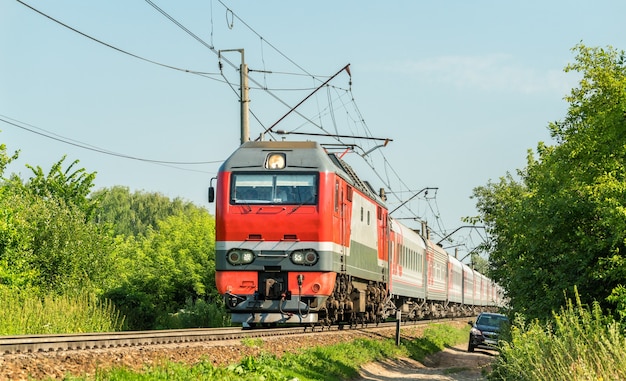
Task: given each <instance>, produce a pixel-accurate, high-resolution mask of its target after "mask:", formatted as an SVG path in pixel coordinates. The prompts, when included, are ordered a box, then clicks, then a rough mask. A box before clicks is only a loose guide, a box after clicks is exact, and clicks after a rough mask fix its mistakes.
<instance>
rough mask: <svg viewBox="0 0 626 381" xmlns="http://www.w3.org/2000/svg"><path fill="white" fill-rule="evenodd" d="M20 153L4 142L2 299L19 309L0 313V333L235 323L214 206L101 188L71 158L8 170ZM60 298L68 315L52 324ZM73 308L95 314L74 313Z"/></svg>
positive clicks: (0, 148) (0, 157) (0, 172)
mask: <svg viewBox="0 0 626 381" xmlns="http://www.w3.org/2000/svg"><path fill="white" fill-rule="evenodd" d="M18 154H19V152H16V153H14V154H12V155H9V154H8V153H7V147H6V146H5V145H4V144H2V145H0V178H1V179H2V182H1V183H0V301H1V302H2V304H3V305H5V306H9V305H10V306H12V308H13V309H14V311H11V312H8V313H0V327H1V328H0V334H19V333H37V332H35V331H39V332H41V331H42V330H43V331H45V332H41V333H51V332H55V331H59V332H64V331H63V329H66V328H58V329H56V328H55V326H63V325H64V324H65V323H62V322H61V320H68V319H70V320H71V319H83V320H85V321H86V322H85V326H84V328H81V327H80V326H78V327H77V328H75V329H76V330H93V329H95V328H92V327H91V326H90V325H89V323H88V322H87V321H89V320H94V319H95V316H99V319H102V316H104V319H105V320H106V319H108V320H110V322H109V323H108V324H102V323H98V326H100V327H102V328H100V329H101V330H107V329H109V330H110V329H129V330H138V329H159V328H182V327H207V326H222V325H225V324H227V323H228V321H227V317H226V314H225V313H224V307H223V304H222V302H221V298H219V297H218V295H217V293H216V291H215V284H214V276H215V267H214V248H215V236H214V234H215V233H214V232H215V228H214V224H215V221H214V219H213V217H212V216H211V215H210V214H209V213H208V211H207V210H206V209H204V208H201V207H198V206H196V205H194V204H192V203H190V202H186V201H183V200H181V199H174V200H170V199H169V198H167V197H165V196H163V195H160V194H156V193H146V192H134V193H131V192H130V191H129V189H128V188H125V187H113V188H110V189H101V190H98V191H95V192H93V191H92V188H93V186H94V179H95V176H96V174H95V173H89V172H87V171H86V170H85V169H84V168H77V166H78V161H74V162H72V163H71V164H69V165H66V164H65V158H62V159H61V160H60V161H59V162H57V163H55V164H54V165H52V167H51V169H50V170H49V171H47V172H46V171H44V170H43V169H42V168H41V167H34V166H27V167H28V168H29V169H30V170H31V175H30V177H29V178H26V179H22V178H20V177H19V176H17V175H15V174H12V175H10V176H5V174H4V171H5V169H6V166H7V165H8V164H9V163H10V162H11V161H13V160H15V159H16V158H17V157H18ZM55 304H58V306H59V307H58V308H59V309H64V310H66V311H67V312H68V315H67V316H64V317H59V318H58V320H59V321H58V322H54V321H49V322H46V321H47V320H50V319H52V317H53V316H57V315H63V312H62V311H59V313H58V314H57V313H52V312H51V309H52V310H54V309H55V308H56V307H55ZM68 305H81V306H84V307H83V309H84V310H89V311H92V312H91V315H89V314H85V311H83V312H81V313H78V312H72V313H73V315H70V310H74V309H73V308H72V309H70V308H68V307H67V306H68ZM28 306H31V307H30V308H29V307H28ZM32 306H35V307H32ZM37 306H38V307H37ZM20 308H22V309H21V310H18V311H15V309H20ZM44 311H46V312H44ZM37 314H45V315H47V316H35V315H37ZM76 316H82V317H80V318H77V317H76ZM34 321H39V322H42V323H41V324H31V323H32V322H34ZM29 322H30V323H29ZM36 326H37V327H39V328H37V327H36ZM41 327H45V328H41Z"/></svg>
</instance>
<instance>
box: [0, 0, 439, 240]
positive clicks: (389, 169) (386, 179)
mask: <svg viewBox="0 0 626 381" xmlns="http://www.w3.org/2000/svg"><path fill="white" fill-rule="evenodd" d="M17 1H18V2H19V3H21V4H23V5H25V6H27V7H28V8H31V9H32V10H33V11H36V12H37V13H40V14H41V15H43V16H45V17H47V18H49V19H50V20H52V21H54V22H57V23H59V24H60V25H62V26H64V27H65V28H68V29H70V30H72V31H74V32H76V33H79V34H81V35H83V36H84V37H87V38H89V39H91V40H93V41H95V42H97V43H99V44H102V45H103V46H106V47H109V48H111V49H114V50H116V51H118V52H121V53H123V54H127V55H129V56H131V57H134V58H137V59H140V60H143V61H146V62H148V63H152V64H156V65H159V66H162V67H165V68H170V69H173V70H178V71H181V72H186V73H190V74H195V75H199V76H203V77H207V78H209V79H212V80H216V81H219V82H222V79H220V78H213V77H210V76H219V75H220V73H207V72H201V71H195V70H189V69H181V68H177V67H175V66H171V65H166V64H162V63H159V62H156V61H153V60H150V59H146V58H144V57H141V56H139V55H136V54H133V53H130V52H128V51H126V50H123V49H120V48H117V47H115V46H113V45H111V44H108V43H106V42H103V41H101V40H99V39H96V38H93V37H91V36H89V35H87V34H85V33H83V32H80V31H78V30H76V29H74V28H72V27H69V26H68V25H66V24H64V23H61V22H59V21H57V20H56V19H54V18H52V17H50V16H48V15H46V14H44V13H42V12H40V11H38V10H36V9H35V8H33V7H31V6H30V5H28V4H26V3H24V2H23V1H21V0H17ZM146 2H147V3H148V4H149V5H151V6H153V7H154V8H155V9H157V11H159V12H160V13H161V14H162V15H163V16H164V17H166V18H167V19H168V20H169V21H171V22H172V23H174V24H175V25H177V26H178V27H179V28H181V29H182V30H183V31H185V33H188V34H189V35H190V36H191V37H192V38H194V39H195V40H197V41H198V42H199V43H201V44H202V45H203V46H204V47H206V48H209V49H210V50H211V51H213V52H214V53H215V54H218V52H217V51H216V50H215V48H214V45H213V30H212V29H211V43H210V44H208V43H206V42H204V41H203V40H202V39H201V38H200V37H198V36H197V35H196V34H194V33H193V32H191V31H190V30H189V29H187V28H186V27H185V26H184V25H182V23H180V22H178V21H177V20H176V19H174V18H173V17H171V16H170V15H169V14H167V12H165V11H163V10H162V9H161V8H159V7H158V6H156V4H155V3H154V2H153V1H150V0H146ZM218 2H219V3H220V4H221V5H222V6H224V7H225V8H226V9H227V11H228V12H230V16H231V22H234V21H235V20H237V21H238V22H241V23H242V24H243V25H245V26H246V27H247V28H248V29H249V30H250V31H252V33H254V34H255V35H257V36H258V37H259V38H260V39H261V42H262V43H263V44H266V45H267V46H269V47H271V48H272V49H274V50H275V51H276V52H278V53H279V54H280V55H282V56H283V57H284V58H285V59H286V60H288V61H289V62H291V63H292V64H293V65H294V66H295V67H297V68H298V69H299V70H301V71H302V72H303V73H305V74H302V75H303V76H310V77H311V78H313V79H314V80H315V81H320V82H323V80H322V79H321V77H320V76H317V75H312V74H311V73H309V72H308V71H307V70H306V69H304V68H303V67H302V66H300V65H298V64H297V63H296V62H295V61H294V60H292V59H290V58H289V57H288V56H287V55H286V54H284V53H283V52H281V51H280V50H278V49H277V48H276V47H275V46H274V45H272V44H271V43H270V42H269V41H268V40H267V39H265V38H264V37H263V36H261V35H260V34H259V33H257V32H256V31H255V30H254V29H252V28H251V27H250V26H249V25H248V24H247V23H246V22H244V20H242V19H241V18H240V17H239V16H238V15H237V14H235V12H233V11H232V10H231V9H230V8H228V7H227V6H226V5H225V4H224V3H223V2H222V1H221V0H218ZM211 28H212V24H211ZM224 61H225V62H226V63H227V64H229V65H230V66H232V67H233V68H235V69H237V66H238V65H235V64H233V63H232V62H230V61H228V60H227V59H224ZM264 65H265V62H264ZM251 71H253V70H251ZM264 72H269V71H265V70H264ZM294 75H299V74H294ZM223 79H224V81H226V83H229V84H230V81H228V80H227V79H226V77H223ZM250 81H251V83H253V84H255V85H256V86H258V88H259V89H261V90H264V91H265V92H266V93H267V94H269V95H270V96H271V97H273V98H274V99H276V100H277V101H278V102H280V103H281V104H283V105H284V106H286V107H290V106H289V105H288V104H287V102H285V101H284V100H282V99H281V98H280V97H278V96H277V95H276V94H274V93H273V91H279V90H278V89H271V90H270V89H269V87H268V86H267V84H266V83H264V84H260V83H259V82H258V81H256V80H255V79H254V78H250ZM287 90H290V91H294V90H295V89H280V91H287ZM349 92H350V94H351V96H352V97H351V102H350V103H351V104H352V106H353V112H354V114H356V118H354V125H355V126H357V124H358V125H360V127H361V128H363V129H364V130H365V131H366V133H367V134H369V135H370V136H371V131H370V129H369V126H368V125H367V123H366V122H365V119H364V118H363V115H362V114H361V112H360V110H359V108H358V105H357V103H356V100H355V97H354V94H352V89H351V87H350V90H349ZM341 100H342V99H341V97H340V98H339V101H341ZM334 101H336V99H335V98H332V97H331V96H330V95H328V102H329V104H330V103H332V102H334ZM341 107H343V108H344V109H346V111H347V112H346V115H350V116H351V115H352V113H350V111H348V110H347V104H345V103H342V104H341ZM328 110H329V111H328V112H329V114H328V115H330V117H331V118H332V119H333V126H334V127H335V129H337V121H336V115H335V112H334V111H335V110H334V108H332V107H329V108H328ZM251 113H252V115H253V116H254V118H255V120H257V122H258V123H259V124H260V125H262V123H261V121H260V120H259V118H258V117H257V116H256V115H254V113H253V112H252V111H251ZM295 114H297V115H299V116H300V117H302V118H303V119H304V120H305V121H306V122H307V123H310V124H311V125H312V126H314V127H316V128H319V129H320V130H322V131H325V132H326V129H325V128H323V126H322V123H321V120H320V121H319V122H313V121H312V120H311V118H308V117H306V116H305V115H303V114H302V113H300V112H298V111H296V112H295ZM3 122H5V123H6V121H4V120H3ZM20 128H22V127H20ZM366 150H367V148H366V149H365V150H364V152H365V151H366ZM104 151H106V150H104ZM109 154H110V153H109ZM377 154H379V155H380V156H381V157H382V158H383V164H384V172H383V173H380V172H379V171H378V169H377V167H376V166H375V165H374V161H373V159H372V158H371V157H369V156H368V157H362V158H363V159H364V161H365V162H366V163H367V164H368V165H369V166H370V168H371V169H372V171H373V172H374V173H375V174H376V176H377V177H378V178H379V180H380V181H381V182H382V183H383V184H384V185H385V186H386V187H387V188H388V189H389V190H394V189H396V187H395V185H393V184H392V182H391V179H390V176H392V177H395V178H396V179H397V180H398V181H399V184H400V188H405V189H410V187H409V186H407V184H406V182H405V181H404V179H403V177H401V176H399V175H398V173H397V171H396V170H395V168H394V167H393V166H392V165H391V164H390V163H389V161H388V159H387V157H386V156H385V154H384V153H383V152H381V151H379V152H377ZM119 156H120V157H123V156H129V155H119ZM135 159H137V158H135ZM145 161H150V160H145ZM395 197H398V196H395ZM398 200H399V201H401V200H400V199H399V198H398ZM427 201H428V200H427ZM429 207H430V208H431V210H432V211H433V214H434V215H435V216H437V217H436V221H437V224H441V219H440V218H439V213H438V211H435V210H434V209H438V205H436V202H435V205H432V204H431V203H430V202H429ZM433 208H434V209H433ZM440 229H442V230H443V231H445V228H444V227H443V226H442V225H440Z"/></svg>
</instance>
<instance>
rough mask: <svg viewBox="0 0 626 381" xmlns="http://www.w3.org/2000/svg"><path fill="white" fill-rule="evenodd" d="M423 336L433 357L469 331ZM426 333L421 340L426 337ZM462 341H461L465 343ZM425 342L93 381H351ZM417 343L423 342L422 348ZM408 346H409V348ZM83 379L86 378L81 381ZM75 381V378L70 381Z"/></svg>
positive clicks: (360, 345)
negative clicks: (370, 365)
mask: <svg viewBox="0 0 626 381" xmlns="http://www.w3.org/2000/svg"><path fill="white" fill-rule="evenodd" d="M426 332H429V333H428V335H430V336H431V338H435V340H436V341H437V344H434V345H432V344H431V345H428V347H430V348H431V349H430V352H429V353H428V354H430V353H434V352H437V351H439V350H441V349H442V348H443V346H444V345H454V344H456V343H458V338H459V337H462V338H463V339H467V330H459V329H453V328H449V327H446V326H445V325H441V324H436V325H432V326H430V327H429V328H428V329H427V330H426ZM426 332H425V335H426ZM463 339H462V340H463ZM430 340H431V339H429V338H426V337H424V338H418V339H417V340H416V341H417V343H414V342H409V341H405V342H404V343H403V345H401V346H400V347H397V346H396V345H395V342H394V340H389V339H384V340H373V339H357V340H354V341H353V342H348V343H341V344H336V345H332V346H327V347H315V348H312V349H308V350H301V349H298V348H294V350H293V351H292V352H286V353H285V354H284V355H282V356H281V357H280V358H278V357H276V356H274V355H269V354H261V355H260V356H257V357H246V358H244V359H243V360H241V361H240V362H239V363H238V364H233V365H230V366H227V367H221V368H220V367H215V366H214V365H213V364H212V361H211V359H205V360H204V361H201V362H200V363H198V364H195V365H193V366H190V365H186V364H180V363H173V362H169V363H165V364H161V365H157V366H153V367H150V368H148V369H146V370H145V371H144V372H142V373H137V372H134V371H132V370H129V369H123V368H120V369H113V370H109V371H101V372H99V373H98V374H97V375H96V377H95V379H96V380H172V379H173V380H224V381H230V380H232V381H235V380H237V381H239V380H266V381H272V380H280V381H288V380H301V381H306V380H311V381H312V380H324V381H331V380H345V379H351V378H354V377H355V376H356V375H357V374H358V370H359V368H360V366H361V365H363V364H365V363H367V362H372V361H380V360H386V359H390V358H391V359H392V358H397V357H400V356H411V357H414V358H415V357H416V356H414V354H413V353H412V352H411V350H412V349H411V348H418V347H422V346H423V343H424V342H427V341H428V342H430ZM419 342H422V344H420V343H419ZM406 344H409V346H407V345H406ZM80 379H84V378H80ZM68 380H78V378H68Z"/></svg>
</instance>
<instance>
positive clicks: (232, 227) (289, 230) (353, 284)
mask: <svg viewBox="0 0 626 381" xmlns="http://www.w3.org/2000/svg"><path fill="white" fill-rule="evenodd" d="M213 194H215V196H216V197H215V201H216V207H215V217H216V255H215V257H216V259H215V268H216V284H217V288H218V291H219V292H220V293H221V294H222V295H224V297H225V300H226V305H227V308H228V309H229V311H230V313H231V320H232V322H235V323H243V324H244V325H250V326H254V325H259V324H263V325H266V324H277V323H286V324H333V323H337V322H345V323H351V324H352V323H367V322H378V321H381V320H383V319H385V318H386V317H387V316H389V315H390V314H392V313H394V312H395V311H396V310H401V311H403V312H404V313H405V314H406V315H407V316H409V317H412V318H420V317H423V316H425V315H427V314H431V315H441V316H443V315H445V313H446V311H449V310H450V309H449V305H450V303H451V302H452V304H453V305H455V306H456V305H458V306H463V304H464V302H463V299H464V297H465V295H472V298H473V299H477V300H482V299H483V298H482V297H478V298H477V297H475V292H474V291H472V292H471V293H470V292H469V291H468V290H465V289H464V288H463V285H462V284H461V283H462V282H463V278H464V277H465V276H466V272H467V270H466V269H465V268H463V269H461V268H459V265H460V263H456V262H454V263H452V264H450V261H449V260H448V256H447V254H446V253H445V251H444V250H443V249H441V248H440V247H438V246H436V245H433V244H432V243H431V242H430V241H428V240H426V239H424V238H423V237H422V236H421V235H419V234H417V233H415V232H414V231H412V230H410V229H408V228H407V227H405V226H403V225H401V224H400V223H398V221H394V220H392V219H390V218H389V216H388V210H387V208H386V206H385V204H384V201H383V199H382V198H381V196H380V195H378V194H377V193H376V192H375V191H374V190H373V189H372V188H371V186H369V184H368V183H367V182H364V181H362V180H361V179H359V177H358V176H357V175H356V174H355V173H354V171H353V170H352V168H351V167H350V166H349V165H348V164H347V163H345V162H344V161H343V160H341V159H340V158H339V157H338V155H335V154H333V153H329V152H327V151H326V150H325V149H324V148H323V147H321V146H320V145H319V144H318V143H316V142H310V141H307V142H289V141H261V142H247V143H244V144H243V145H241V147H239V148H238V149H237V150H236V151H235V152H234V153H233V154H232V155H231V156H230V157H229V158H228V159H227V160H226V161H225V162H224V164H223V165H222V166H221V168H220V170H219V173H218V177H217V187H216V189H214V188H213V187H212V188H211V190H210V198H212V195H213ZM211 201H212V200H211ZM457 262H458V261H457ZM390 263H391V266H390ZM463 266H464V267H467V266H465V265H463ZM453 270H454V271H453ZM470 271H471V270H470ZM472 275H473V274H472ZM451 278H452V279H451ZM472 279H473V278H472ZM450 285H451V286H450ZM451 298H452V299H453V300H452V299H451ZM481 303H482V302H481ZM485 304H493V301H488V302H486V303H485Z"/></svg>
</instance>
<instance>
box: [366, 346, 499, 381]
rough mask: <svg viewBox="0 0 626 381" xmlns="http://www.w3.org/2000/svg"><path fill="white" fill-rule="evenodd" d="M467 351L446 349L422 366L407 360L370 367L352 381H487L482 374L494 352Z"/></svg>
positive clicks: (459, 348)
mask: <svg viewBox="0 0 626 381" xmlns="http://www.w3.org/2000/svg"><path fill="white" fill-rule="evenodd" d="M466 348H467V343H466V344H462V345H458V346H456V347H453V348H446V349H445V350H444V351H442V352H439V353H435V354H434V355H431V356H429V357H427V358H426V359H425V360H424V363H420V362H417V361H415V360H411V359H408V358H404V359H399V360H395V361H385V362H376V363H370V364H367V365H365V366H363V367H362V368H361V372H360V375H361V376H360V378H358V379H356V380H355V381H392V380H439V381H478V380H486V377H484V376H483V371H488V369H489V365H490V364H491V362H492V361H493V359H494V356H495V355H496V352H493V351H488V350H481V349H477V350H476V352H474V353H468V352H467V351H466Z"/></svg>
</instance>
